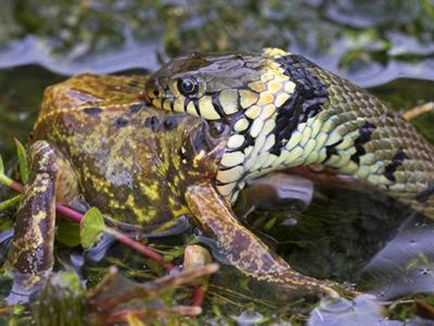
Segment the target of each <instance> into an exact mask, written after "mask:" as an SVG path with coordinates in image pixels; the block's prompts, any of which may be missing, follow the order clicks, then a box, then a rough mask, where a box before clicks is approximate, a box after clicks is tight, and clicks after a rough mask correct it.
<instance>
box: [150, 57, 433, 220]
mask: <svg viewBox="0 0 434 326" xmlns="http://www.w3.org/2000/svg"><path fill="white" fill-rule="evenodd" d="M190 84H193V85H195V86H194V87H187V86H189V85H190ZM190 88H191V89H192V91H191V90H190ZM143 96H144V97H145V98H146V99H147V100H148V101H149V102H150V103H152V104H153V105H154V106H156V107H158V108H162V109H165V110H174V111H177V112H187V113H190V114H194V115H198V116H201V117H203V118H205V119H207V120H209V121H210V123H216V122H220V123H223V124H225V125H228V126H229V128H230V130H231V135H230V138H229V140H228V143H227V146H226V149H225V153H224V155H223V157H222V160H221V162H220V169H219V172H218V174H217V182H216V185H217V188H218V190H219V192H220V193H221V194H222V195H223V196H225V197H226V198H229V199H231V200H232V202H234V201H235V200H236V198H237V195H238V192H239V190H240V189H242V188H243V187H244V185H245V181H246V180H248V179H250V178H255V177H258V176H260V175H263V174H266V173H269V172H271V171H274V170H279V169H287V168H291V167H297V166H303V165H310V164H322V165H325V166H327V167H331V168H333V169H335V171H336V172H337V173H344V174H348V175H351V176H353V177H355V178H356V179H358V180H360V181H362V182H364V183H366V184H368V185H371V186H373V187H375V188H377V189H380V190H382V191H384V192H387V193H388V194H389V195H391V196H393V197H395V198H398V199H399V200H402V201H404V202H405V203H408V204H410V205H411V206H413V207H414V208H416V209H418V210H421V211H423V213H425V214H426V215H427V216H430V217H434V196H432V195H429V196H426V195H425V196H422V195H421V194H427V193H430V194H432V191H431V192H429V191H428V190H429V189H431V188H432V186H431V188H430V185H432V183H433V180H434V149H433V146H432V145H430V144H429V143H428V142H427V141H426V140H425V139H423V138H422V137H421V136H420V135H419V134H418V133H417V132H416V130H415V129H414V128H413V127H412V126H411V125H410V124H409V123H408V122H406V121H404V119H403V118H402V117H401V116H400V115H398V114H396V113H394V112H393V111H391V110H390V109H389V108H388V107H387V105H386V104H384V103H383V102H381V101H380V100H379V99H378V98H376V97H375V96H373V95H371V94H369V93H368V92H367V91H365V90H363V89H361V88H360V87H358V86H357V85H355V84H353V83H351V82H350V81H348V80H345V79H343V78H341V77H338V76H337V75H335V74H333V73H331V72H328V71H327V70H325V69H322V68H320V67H318V66H317V65H315V64H314V63H312V62H310V61H309V60H307V59H305V58H304V57H302V56H298V55H294V54H291V53H288V52H285V51H283V50H280V49H264V50H263V51H262V52H261V53H257V54H228V55H200V54H193V55H188V56H183V57H179V58H177V59H174V60H173V61H172V62H169V63H168V64H167V65H166V66H164V67H162V68H161V69H160V70H159V71H157V72H156V73H155V74H154V75H153V76H152V77H151V78H150V79H149V80H148V82H147V85H146V87H145V90H144V92H143ZM205 99H211V100H205ZM420 198H423V199H424V200H423V201H422V200H418V199H420Z"/></svg>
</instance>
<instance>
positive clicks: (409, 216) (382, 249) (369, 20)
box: [0, 0, 434, 325]
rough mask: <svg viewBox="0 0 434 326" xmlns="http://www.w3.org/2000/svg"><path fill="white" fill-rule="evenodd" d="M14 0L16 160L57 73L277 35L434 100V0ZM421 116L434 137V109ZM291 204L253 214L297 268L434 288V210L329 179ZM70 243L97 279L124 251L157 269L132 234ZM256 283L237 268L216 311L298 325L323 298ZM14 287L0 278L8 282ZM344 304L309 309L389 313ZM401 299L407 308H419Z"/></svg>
mask: <svg viewBox="0 0 434 326" xmlns="http://www.w3.org/2000/svg"><path fill="white" fill-rule="evenodd" d="M2 6H3V10H2V13H1V14H0V42H1V43H0V44H1V45H0V68H1V69H0V153H1V154H2V156H3V157H4V158H5V161H6V162H7V164H8V166H12V164H13V162H14V156H15V154H14V151H15V149H14V144H13V138H14V137H15V138H18V139H20V140H21V141H23V142H25V140H26V139H27V137H28V134H29V132H30V131H31V127H32V125H33V123H34V121H35V118H36V115H37V112H38V108H39V104H40V102H41V99H42V94H43V90H44V88H45V87H46V86H48V85H50V84H53V83H56V82H58V81H61V80H63V79H65V78H66V77H67V76H68V75H73V74H78V73H83V72H94V73H114V72H116V73H123V72H125V71H131V70H133V69H136V70H135V71H136V72H141V73H145V72H146V71H152V70H154V69H156V68H157V67H158V66H159V65H160V64H161V63H162V62H164V61H166V60H167V59H168V58H170V57H173V56H174V55H176V54H179V53H185V52H191V51H197V50H202V51H203V50H206V51H228V50H236V51H250V50H258V49H260V48H262V47H265V46H278V47H282V48H285V49H288V50H290V51H292V52H298V53H301V54H303V55H306V56H308V57H309V58H311V59H312V60H313V61H315V62H317V63H318V64H320V65H322V66H325V67H327V68H329V69H330V70H332V71H335V72H337V73H339V74H340V75H343V76H346V77H348V78H349V79H351V80H353V81H356V82H358V83H359V84H361V85H363V86H365V87H370V89H371V91H372V92H374V93H375V94H376V95H378V96H380V97H381V98H383V99H385V100H387V101H389V102H390V103H391V104H392V105H393V106H394V107H395V108H396V109H397V110H400V111H404V110H407V109H410V108H411V107H413V106H415V105H417V104H421V103H426V102H429V101H434V4H433V3H432V2H430V1H424V0H421V1H401V2H391V1H376V5H375V6H372V3H371V2H369V1H350V0H339V1H335V2H333V3H332V2H329V1H321V0H307V1H278V0H269V1H260V2H256V1H235V2H233V3H231V2H219V1H215V2H214V1H212V2H202V1H188V2H186V1H149V2H148V1H145V2H143V1H115V2H111V1H102V0H101V1H82V2H77V4H74V5H71V6H69V7H65V6H64V5H60V4H59V5H57V4H53V3H52V2H51V1H44V0H41V1H20V2H15V1H11V0H6V1H5V2H4V4H3V3H2ZM65 15H66V16H65ZM65 17H67V18H65ZM137 69H139V70H137ZM413 123H414V125H415V126H416V127H417V128H418V130H419V131H420V132H421V133H422V134H423V135H424V136H425V137H426V138H427V139H429V140H430V141H431V142H434V132H433V130H434V114H433V113H428V114H424V115H422V116H421V117H419V118H417V119H416V120H414V121H413ZM356 199H357V200H356ZM287 205H288V207H290V208H291V209H288V210H287V211H286V212H284V213H280V215H281V216H279V218H277V219H276V221H278V222H275V223H274V224H272V223H270V220H272V219H273V212H271V211H268V212H267V213H264V212H256V213H254V214H252V215H251V216H249V219H248V220H249V223H250V224H251V225H252V226H253V228H254V229H255V230H256V232H258V233H259V234H261V235H262V237H263V238H264V239H265V240H266V241H267V242H268V243H269V244H270V245H271V246H273V247H274V248H275V249H276V251H277V252H279V253H280V254H281V255H283V256H284V257H285V258H286V259H288V260H289V261H290V262H291V264H293V265H294V267H296V268H297V269H298V270H300V271H303V272H305V273H306V274H309V275H312V276H316V277H320V278H330V279H335V280H338V281H341V282H347V283H352V284H356V285H357V287H358V288H359V289H361V290H363V291H366V292H368V293H372V294H375V295H377V296H378V298H380V300H382V301H389V300H395V299H398V298H401V297H404V296H407V297H408V296H410V297H411V295H413V294H415V293H421V292H429V293H433V292H434V288H433V284H434V282H433V277H434V249H433V248H434V243H433V241H434V240H433V239H434V234H433V233H434V225H433V223H432V222H431V221H429V220H426V219H424V218H423V217H421V216H417V214H415V213H414V212H411V211H408V210H404V209H402V207H400V206H399V204H397V203H395V202H393V201H391V200H390V199H387V198H384V197H383V196H381V195H379V194H364V193H359V192H355V191H347V190H341V189H337V188H335V187H332V186H330V185H324V184H321V185H316V187H315V196H314V200H313V202H312V204H311V205H310V206H309V208H308V209H307V211H306V212H304V213H301V212H300V211H297V210H296V209H298V208H299V207H297V205H295V204H294V203H293V202H290V203H287ZM264 214H265V215H264ZM285 214H286V215H285ZM282 215H284V216H283V218H282ZM0 217H2V218H3V219H6V218H7V217H8V216H5V215H0ZM193 236H194V232H186V233H185V234H184V236H181V237H175V238H173V239H168V240H166V241H163V243H162V244H160V245H161V246H162V248H165V249H167V248H169V247H170V246H171V245H179V244H181V243H183V242H185V241H186V240H188V239H192V238H193ZM57 249H58V251H59V252H58V258H60V259H59V260H58V267H59V268H65V267H66V266H68V267H71V268H73V269H75V270H77V271H78V272H79V274H80V275H81V276H82V277H83V279H85V280H86V282H87V283H88V284H90V285H92V284H96V283H97V281H98V280H99V279H100V278H101V275H102V274H103V273H104V272H105V270H106V268H107V266H109V265H110V264H113V263H115V264H117V265H119V266H121V267H122V270H123V271H124V272H125V274H127V275H129V276H131V277H132V278H134V279H136V280H144V279H149V278H150V277H151V275H152V268H151V269H149V267H147V268H145V269H143V268H142V267H143V266H146V260H144V259H142V258H141V257H137V255H134V253H132V252H130V251H128V250H125V249H120V248H119V246H115V247H114V248H111V249H109V251H108V254H106V255H102V254H100V255H99V256H98V255H97V254H95V253H92V254H86V255H85V256H83V254H82V253H81V252H80V251H78V250H75V249H74V250H72V249H68V248H65V247H63V246H62V245H60V244H59V245H58V248H57ZM103 249H104V248H103ZM104 250H105V249H104ZM104 253H105V251H104ZM2 254H3V253H2ZM100 258H102V260H100ZM126 261H128V264H125V262H126ZM139 266H140V268H139ZM248 285H251V284H250V282H248V280H247V279H246V278H244V277H242V276H240V275H239V274H238V273H236V272H234V271H233V270H232V269H231V268H224V269H223V272H222V273H221V274H220V275H218V276H217V277H215V280H214V282H213V284H212V286H211V288H210V295H209V299H208V302H207V305H206V308H207V309H208V310H206V311H205V317H203V318H204V319H203V320H205V321H208V322H216V323H218V322H222V321H227V320H231V321H233V322H237V323H239V324H245V325H247V324H252V323H255V322H259V321H267V320H268V321H273V320H274V321H275V320H291V321H292V322H293V323H294V324H297V323H303V322H305V321H306V320H307V319H308V318H309V313H310V311H311V310H312V302H311V301H309V300H301V301H296V300H295V301H285V302H287V304H285V307H283V308H282V307H281V306H282V305H281V304H280V303H281V302H282V301H281V297H280V294H279V293H278V291H277V292H276V291H275V290H273V289H270V290H269V291H265V292H266V293H263V294H264V295H263V297H260V298H258V297H257V294H256V293H255V292H252V291H251V290H249V289H248ZM253 288H254V286H253ZM4 289H5V287H2V286H1V285H0V292H1V293H3V292H5V291H4ZM234 289H237V290H234ZM261 289H262V288H261ZM279 300H280V301H279ZM276 302H277V303H276ZM340 304H341V305H338V304H337V305H335V306H333V305H332V306H327V305H326V304H325V303H324V304H323V305H321V307H319V308H318V310H315V311H313V312H312V313H311V314H310V321H309V323H310V324H311V325H331V322H330V320H334V321H336V320H338V321H339V320H347V321H348V320H349V319H348V318H352V317H351V314H350V315H348V311H349V309H350V308H349V307H353V306H356V307H361V308H360V309H359V310H357V309H355V310H356V311H359V312H361V314H362V315H363V314H366V318H368V319H360V320H364V321H365V322H366V323H368V321H369V320H373V319H372V318H374V319H375V318H380V317H381V316H384V313H383V312H382V311H381V308H379V307H378V305H376V304H372V302H371V301H369V300H368V299H365V298H363V299H360V300H359V301H356V302H353V303H348V302H342V303H340ZM342 307H343V308H342ZM341 308H342V309H341ZM351 309H352V308H351ZM351 309H350V310H351ZM394 309H395V308H394ZM353 310H354V309H353ZM391 310H392V312H391V314H392V315H393V316H394V317H395V318H398V319H399V318H400V319H402V318H403V317H402V316H406V317H407V318H413V317H414V316H411V315H410V316H409V317H408V315H406V314H404V313H402V314H400V313H401V312H400V311H398V312H396V311H397V310H396V309H395V310H393V309H391ZM319 316H321V318H322V319H321V318H319ZM333 316H339V317H337V318H334V317H333ZM330 318H331V319H330ZM345 318H347V319H345ZM325 321H327V323H324V322H325ZM336 325H342V322H341V323H340V324H339V323H337V324H336ZM384 325H394V324H393V323H389V324H387V323H384Z"/></svg>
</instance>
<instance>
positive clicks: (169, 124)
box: [164, 117, 178, 130]
mask: <svg viewBox="0 0 434 326" xmlns="http://www.w3.org/2000/svg"><path fill="white" fill-rule="evenodd" d="M177 126H178V119H177V118H176V117H167V118H166V119H165V120H164V128H166V129H167V130H172V129H174V128H176V127H177Z"/></svg>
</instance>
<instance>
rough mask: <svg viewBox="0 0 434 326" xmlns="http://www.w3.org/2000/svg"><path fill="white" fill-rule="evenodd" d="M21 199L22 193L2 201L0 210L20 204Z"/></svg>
mask: <svg viewBox="0 0 434 326" xmlns="http://www.w3.org/2000/svg"><path fill="white" fill-rule="evenodd" d="M20 200H21V195H16V196H14V197H12V198H9V199H7V200H5V201H3V202H0V211H4V210H5V209H7V208H9V207H11V206H14V205H16V204H18V203H19V202H20Z"/></svg>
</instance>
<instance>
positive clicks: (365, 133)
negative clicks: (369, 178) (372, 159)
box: [351, 122, 377, 164]
mask: <svg viewBox="0 0 434 326" xmlns="http://www.w3.org/2000/svg"><path fill="white" fill-rule="evenodd" d="M375 128H377V127H376V126H375V125H374V124H372V123H369V122H366V123H365V124H364V125H363V126H362V127H361V128H360V129H359V137H357V138H356V139H355V140H354V147H355V148H356V152H355V153H354V154H353V155H351V160H352V161H353V162H356V163H357V164H359V162H360V156H362V155H364V154H366V150H365V148H364V147H363V145H364V144H366V143H367V142H368V141H370V140H371V135H372V133H373V132H374V130H375Z"/></svg>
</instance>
